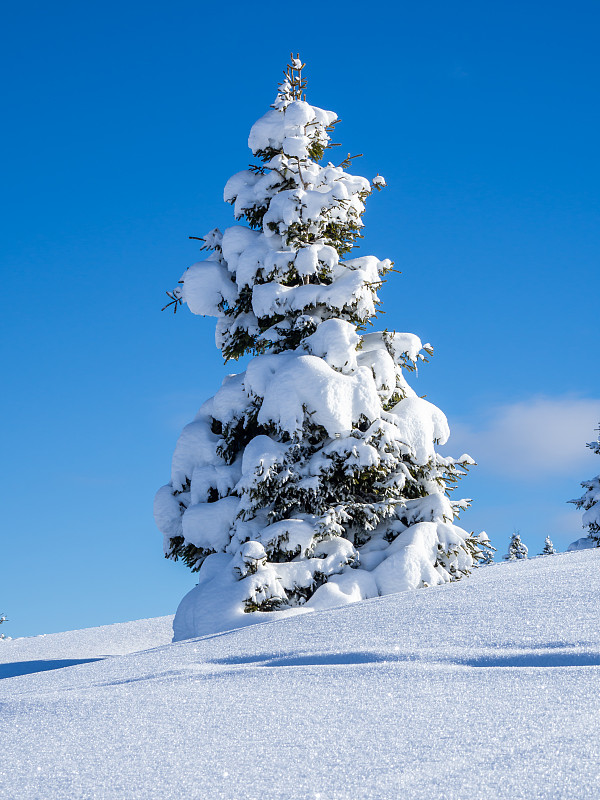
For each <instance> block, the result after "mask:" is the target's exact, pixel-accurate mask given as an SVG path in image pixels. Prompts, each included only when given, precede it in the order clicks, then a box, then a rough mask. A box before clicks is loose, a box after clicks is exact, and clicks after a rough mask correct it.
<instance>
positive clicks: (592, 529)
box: [568, 426, 600, 550]
mask: <svg viewBox="0 0 600 800" xmlns="http://www.w3.org/2000/svg"><path fill="white" fill-rule="evenodd" d="M597 430H598V439H597V440H596V441H595V442H588V443H587V445H586V446H587V447H589V448H590V450H592V451H593V452H594V453H596V454H597V455H600V426H598V429H597ZM581 486H582V487H583V488H584V489H585V490H586V491H585V493H584V494H583V495H582V496H581V497H578V498H577V499H576V500H569V501H568V502H569V503H573V504H574V505H575V506H576V507H577V508H582V509H583V515H582V518H581V522H582V525H583V527H584V528H587V529H588V533H587V536H584V537H582V538H581V539H578V540H577V541H576V542H573V543H572V544H570V545H569V547H568V549H569V550H584V549H587V548H589V547H600V475H596V477H595V478H592V480H591V481H583V482H582V484H581Z"/></svg>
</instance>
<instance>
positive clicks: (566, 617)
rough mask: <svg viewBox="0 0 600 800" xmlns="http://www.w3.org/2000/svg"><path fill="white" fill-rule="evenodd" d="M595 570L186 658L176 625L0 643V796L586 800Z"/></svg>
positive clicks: (277, 631) (594, 554) (570, 564)
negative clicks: (175, 639)
mask: <svg viewBox="0 0 600 800" xmlns="http://www.w3.org/2000/svg"><path fill="white" fill-rule="evenodd" d="M219 557H227V556H222V555H220V556H211V558H217V559H218V558H219ZM599 567H600V550H599V549H596V550H587V551H585V552H578V553H567V554H558V555H556V556H553V557H552V558H546V557H544V558H533V559H529V560H523V561H516V562H511V563H503V564H495V565H492V566H489V567H483V568H481V569H479V570H477V571H476V572H475V573H474V574H473V576H472V577H470V578H469V579H467V580H464V581H461V582H459V583H454V584H446V585H444V586H441V587H438V588H435V589H425V590H420V591H417V592H411V593H404V594H394V595H387V596H385V597H378V598H374V599H372V600H366V601H362V602H358V603H353V604H349V605H343V606H340V607H339V608H335V609H331V610H326V611H315V612H313V613H312V614H303V615H300V616H296V617H293V618H291V619H284V620H279V621H277V622H273V623H271V622H269V623H266V624H258V625H253V626H252V627H249V628H244V629H241V630H235V631H232V632H229V633H221V634H218V635H214V636H206V637H204V638H200V639H194V640H189V641H185V642H180V643H178V644H167V643H166V638H167V632H168V627H169V622H170V619H169V618H161V619H157V620H143V621H140V622H136V623H127V624H125V625H115V626H105V627H103V628H93V629H89V630H84V631H73V632H70V633H61V634H53V635H49V636H43V637H33V638H30V639H15V640H11V641H2V642H0V662H2V664H1V665H0V671H1V672H0V674H3V675H8V676H10V675H13V676H14V677H6V678H5V679H4V680H0V702H1V703H2V715H0V740H1V741H2V752H3V758H2V766H1V767H0V796H1V797H3V798H4V797H6V798H10V800H35V799H36V798H39V799H40V800H42V798H43V800H75V799H76V798H77V799H79V798H92V797H93V798H99V800H122V798H124V797H126V798H128V800H130V799H131V800H180V798H190V800H192V799H195V798H197V799H198V800H200V799H202V800H204V798H211V799H212V798H215V799H216V800H265V799H266V798H268V800H307V799H309V800H316V798H320V800H357V798H360V800H398V798H399V797H410V798H411V800H480V798H482V797H485V798H490V799H492V798H493V799H494V800H525V799H526V800H564V798H569V800H589V798H594V797H597V796H598V789H599V778H598V776H599V773H600V746H599V742H598V718H599V715H600V692H599V691H598V689H599V686H600V621H599V618H598V605H597V597H598V594H599V592H600V569H599ZM218 572H219V574H220V575H223V574H225V573H226V572H227V570H219V571H218ZM335 580H336V579H335V577H332V578H331V579H330V582H329V583H328V584H327V586H328V587H329V591H333V586H334V585H335V584H333V583H332V581H335ZM337 586H338V590H339V594H340V595H341V594H343V593H349V592H351V591H352V587H351V586H349V585H347V584H346V583H344V582H343V581H340V582H339V583H338V584H337ZM315 597H316V595H315ZM148 648H151V649H148ZM139 649H142V652H132V651H134V650H139ZM94 658H99V659H101V660H98V661H92V660H91V659H94ZM88 659H89V660H88ZM53 660H54V661H55V662H56V663H55V664H54V666H56V667H57V668H56V669H53V670H49V669H48V667H49V662H51V661H53ZM76 660H79V661H81V662H83V661H84V660H86V661H87V663H79V664H76V665H73V666H66V665H67V664H68V663H69V662H73V661H76ZM63 665H65V668H60V667H61V666H63ZM39 670H43V671H39ZM17 673H20V674H17Z"/></svg>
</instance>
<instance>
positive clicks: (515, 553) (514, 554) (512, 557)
mask: <svg viewBox="0 0 600 800" xmlns="http://www.w3.org/2000/svg"><path fill="white" fill-rule="evenodd" d="M528 553H529V550H528V549H527V545H526V544H524V543H523V542H522V541H521V535H520V533H519V531H515V532H514V533H513V534H512V536H511V538H510V543H509V545H508V553H507V554H506V555H505V556H504V560H505V561H518V560H520V559H523V558H527V554H528Z"/></svg>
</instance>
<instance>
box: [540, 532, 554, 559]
mask: <svg viewBox="0 0 600 800" xmlns="http://www.w3.org/2000/svg"><path fill="white" fill-rule="evenodd" d="M555 553H556V548H555V547H554V545H553V543H552V539H551V538H550V537H549V536H546V538H545V539H544V549H543V550H542V552H541V553H540V555H541V556H553V555H555Z"/></svg>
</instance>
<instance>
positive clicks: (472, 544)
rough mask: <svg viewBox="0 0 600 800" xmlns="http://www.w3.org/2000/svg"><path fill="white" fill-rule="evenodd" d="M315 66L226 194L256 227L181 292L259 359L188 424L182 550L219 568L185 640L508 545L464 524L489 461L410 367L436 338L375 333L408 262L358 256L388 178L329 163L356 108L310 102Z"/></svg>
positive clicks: (186, 606)
mask: <svg viewBox="0 0 600 800" xmlns="http://www.w3.org/2000/svg"><path fill="white" fill-rule="evenodd" d="M303 67H304V65H303V64H302V63H301V61H300V59H299V57H296V58H293V57H292V59H291V63H290V65H289V66H288V69H287V72H286V75H285V79H284V81H283V83H282V84H281V85H280V87H279V91H278V94H277V97H276V100H275V102H274V103H273V105H272V107H271V109H270V110H269V111H267V113H266V114H265V115H264V116H263V117H261V118H260V119H259V120H258V121H257V122H256V123H255V125H254V126H253V127H252V130H251V131H250V137H249V146H250V148H251V150H252V153H253V156H254V158H255V163H254V164H253V165H252V166H251V167H250V169H248V170H244V171H243V172H239V173H237V174H235V175H234V176H233V177H232V178H230V179H229V181H228V182H227V185H226V187H225V194H224V196H225V200H226V201H227V202H229V203H231V204H232V205H233V208H234V214H235V218H236V219H237V220H243V221H244V223H245V224H240V225H234V226H233V227H230V228H227V229H226V230H225V232H224V233H221V232H220V231H219V230H218V229H215V230H213V231H211V232H210V233H209V234H208V235H206V236H205V237H203V241H204V248H205V249H207V250H209V251H210V252H211V255H209V257H208V259H207V260H206V261H203V262H200V263H198V264H194V265H193V266H191V267H190V268H189V269H188V270H187V271H186V272H185V273H184V275H183V277H182V278H181V280H180V282H179V286H178V287H177V288H176V289H175V290H174V291H173V292H172V293H169V296H170V298H171V303H169V305H173V306H174V309H175V310H176V309H177V306H178V304H183V303H185V304H187V306H188V308H189V309H190V311H192V313H194V314H201V315H210V316H214V317H216V318H217V320H218V321H217V328H216V344H217V347H219V348H220V349H221V351H222V352H223V355H224V357H225V360H229V359H238V358H239V357H241V356H243V355H244V354H251V355H252V356H253V358H252V359H251V360H250V362H249V363H248V366H247V368H246V370H245V372H242V373H240V374H237V375H230V376H229V377H227V378H226V379H225V380H224V382H223V385H222V387H221V389H220V390H219V391H218V392H217V393H216V395H215V396H214V397H212V398H211V399H210V400H208V401H207V402H206V403H204V405H203V406H202V407H201V408H200V411H199V412H198V414H197V416H196V418H195V420H194V421H193V422H192V423H191V424H189V425H188V426H187V427H186V428H185V429H184V431H183V433H182V434H181V436H180V438H179V441H178V443H177V447H176V450H175V454H174V456H173V463H172V477H171V481H170V483H169V484H167V485H166V486H164V487H163V488H162V489H160V490H159V491H158V493H157V496H156V501H155V518H156V522H157V524H158V527H159V528H160V530H161V531H162V532H163V534H164V542H165V555H166V557H167V558H171V559H174V560H178V559H182V560H183V561H184V562H185V563H186V564H187V565H188V566H189V567H190V568H191V569H192V570H193V571H199V572H198V578H199V584H198V586H197V587H196V588H195V589H193V590H192V591H191V592H190V593H189V594H188V595H187V596H186V598H184V600H183V601H182V603H181V605H180V607H179V610H178V612H177V615H176V619H175V624H174V628H175V638H176V639H181V638H186V637H189V636H194V635H200V634H202V633H207V632H210V631H215V630H218V629H223V628H224V627H235V626H236V625H240V624H245V623H248V622H252V621H262V620H264V619H265V618H266V617H265V613H268V612H275V611H276V612H277V613H278V614H279V615H281V614H282V613H286V610H289V611H288V612H287V613H298V611H299V610H300V607H308V608H315V609H316V608H323V607H328V606H333V605H339V604H340V603H343V602H351V601H354V600H359V599H361V598H368V597H373V596H376V595H381V594H387V593H389V592H397V591H401V590H406V589H415V588H417V587H420V586H429V585H433V584H440V583H443V582H446V581H450V580H455V579H458V578H460V577H461V576H463V575H466V574H468V572H469V570H470V569H471V567H472V566H473V564H474V563H476V562H477V561H479V560H481V558H482V557H483V553H484V552H485V550H486V548H487V546H488V542H489V540H488V539H487V536H484V537H482V538H479V537H478V536H475V535H473V534H469V533H466V532H465V531H464V530H462V529H461V528H460V527H457V526H456V525H454V522H453V521H454V518H455V517H456V516H457V513H458V512H459V510H460V509H463V508H465V507H466V506H467V505H468V502H469V501H465V500H459V501H454V502H453V501H451V500H450V499H449V497H448V496H447V492H448V491H449V489H450V488H451V487H452V485H453V484H454V483H455V482H456V480H457V478H458V477H460V476H461V475H463V474H464V468H465V467H466V466H467V465H469V464H473V463H474V462H473V461H472V459H471V458H470V457H469V456H466V455H464V456H462V457H461V458H459V459H454V458H449V457H442V456H441V455H439V454H438V453H437V452H436V450H435V445H436V444H437V443H442V444H443V443H444V442H445V441H446V440H447V438H448V435H449V430H448V425H447V422H446V418H445V416H444V414H443V413H442V412H441V411H440V410H439V409H438V408H436V407H435V406H434V405H432V404H431V403H429V402H427V401H426V400H424V399H422V398H420V397H417V395H416V394H415V392H414V391H413V390H412V389H411V388H410V386H409V385H408V383H407V381H406V378H405V375H404V372H405V371H408V372H410V371H412V370H414V369H415V368H416V365H417V364H418V363H419V362H420V361H424V360H425V354H430V353H431V352H432V351H431V349H430V346H429V345H425V346H422V344H421V341H420V340H419V339H418V337H417V336H415V335H413V334H408V333H395V332H391V331H382V332H368V333H366V332H364V329H365V327H366V326H367V325H368V324H369V322H370V320H371V319H372V318H373V317H374V315H375V314H376V309H377V306H378V304H379V299H378V296H377V290H378V289H379V287H380V286H381V283H382V281H383V276H384V275H385V274H386V273H388V272H390V271H391V269H392V262H391V261H389V260H387V259H386V260H383V261H380V260H379V259H377V258H375V257H374V256H362V257H360V258H355V257H352V258H351V257H350V255H351V251H352V249H353V248H354V247H355V246H356V241H357V239H358V238H360V232H361V228H362V225H363V223H362V219H361V217H362V214H363V212H364V209H365V205H364V204H365V200H366V199H367V198H368V197H369V195H370V194H371V193H372V191H373V190H374V189H380V188H382V187H383V186H384V185H385V181H384V179H383V178H382V177H380V176H377V177H376V178H375V179H374V180H373V182H372V183H369V181H368V180H366V179H365V178H362V177H358V176H355V175H351V174H350V173H349V172H348V171H347V169H348V167H349V166H350V164H351V162H352V157H350V156H348V157H347V158H345V159H344V160H343V161H342V162H341V163H340V164H338V165H334V164H333V163H331V162H327V163H325V164H321V163H320V161H321V159H322V157H323V155H324V153H325V151H326V150H327V149H328V148H329V147H331V146H332V145H331V143H330V136H329V134H330V133H331V131H332V129H333V126H334V125H335V124H336V122H337V116H336V114H335V113H333V112H331V111H324V110H322V109H320V108H317V107H316V106H312V105H309V103H307V102H306V100H305V93H304V90H305V81H304V79H303V77H302V69H303ZM244 612H265V613H263V614H255V615H253V614H247V615H246V617H244ZM250 617H254V619H250Z"/></svg>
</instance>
